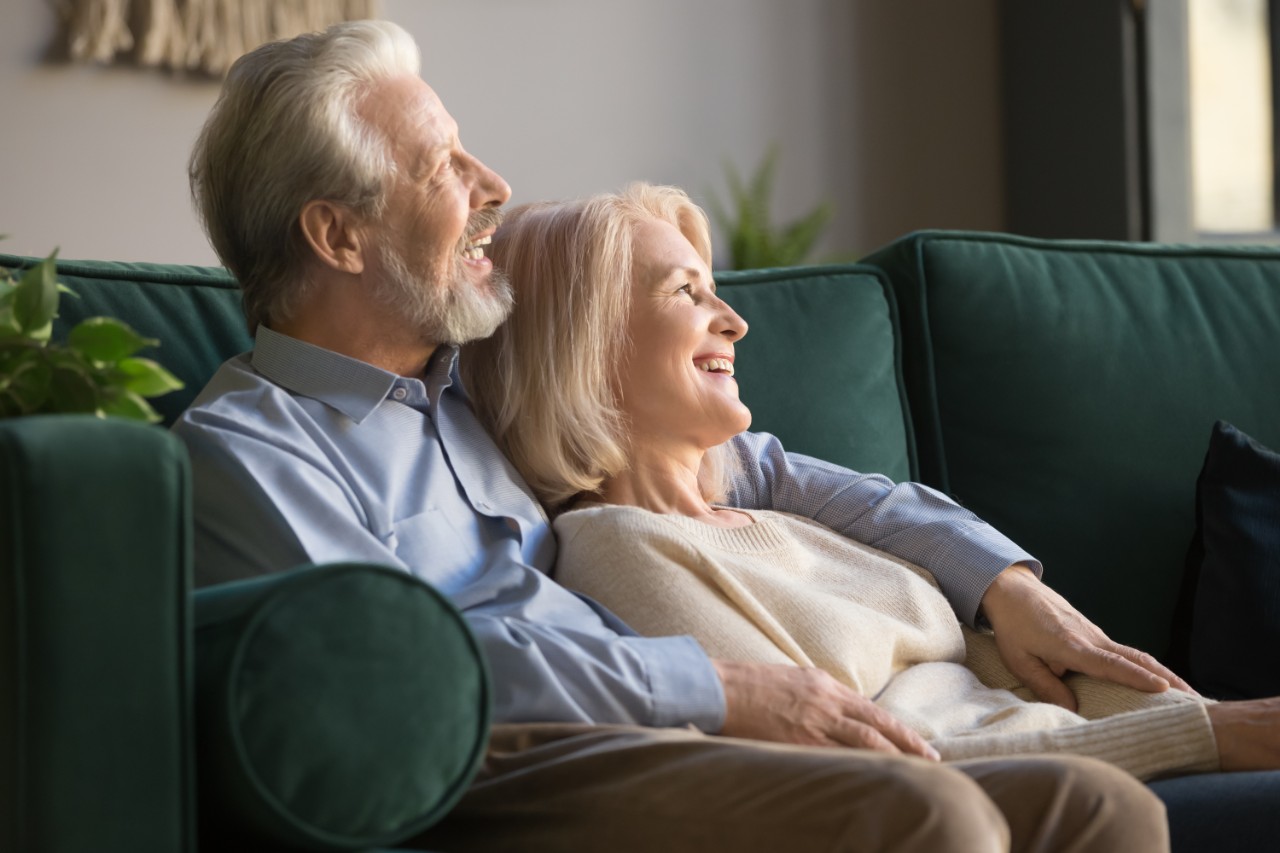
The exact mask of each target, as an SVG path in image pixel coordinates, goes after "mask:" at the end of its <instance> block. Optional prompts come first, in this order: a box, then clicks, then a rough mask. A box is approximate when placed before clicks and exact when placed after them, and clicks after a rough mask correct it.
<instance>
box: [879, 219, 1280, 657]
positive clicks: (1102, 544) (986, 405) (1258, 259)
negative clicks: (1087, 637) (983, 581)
mask: <svg viewBox="0 0 1280 853" xmlns="http://www.w3.org/2000/svg"><path fill="white" fill-rule="evenodd" d="M870 260H871V262H872V263H875V264H877V265H879V266H881V267H882V268H883V269H885V270H887V271H888V272H889V273H890V276H891V278H892V280H893V285H894V288H895V291H896V293H897V296H898V303H899V306H900V311H901V315H902V335H903V347H904V355H903V359H904V371H905V377H906V382H907V386H908V393H909V396H910V399H911V402H912V412H913V414H914V416H915V418H916V423H915V427H916V436H917V441H918V445H919V447H918V449H919V453H920V465H921V475H922V479H924V480H925V481H926V482H929V483H931V484H933V485H935V486H938V487H939V488H941V489H943V490H945V491H947V492H949V493H951V494H952V495H953V496H954V497H956V498H957V499H958V500H959V501H960V502H961V503H963V504H965V505H966V506H968V507H969V508H970V509H972V510H973V511H975V512H977V513H978V514H979V515H980V516H982V517H984V518H985V519H986V520H987V521H989V522H991V523H993V524H994V525H996V527H998V528H999V529H1001V530H1003V531H1005V532H1006V533H1007V534H1009V535H1010V536H1011V537H1012V538H1013V539H1014V540H1015V541H1018V542H1019V543H1020V544H1022V545H1023V546H1024V547H1026V548H1027V549H1029V550H1030V551H1031V552H1032V553H1033V554H1035V555H1036V556H1037V557H1039V558H1040V559H1041V560H1043V561H1044V563H1045V566H1046V580H1048V581H1049V582H1050V583H1051V585H1053V586H1054V587H1056V588H1057V589H1059V590H1060V591H1062V592H1063V593H1064V594H1065V595H1066V596H1067V597H1068V599H1070V600H1072V601H1073V603H1075V604H1076V605H1077V606H1078V607H1080V608H1081V610H1083V611H1084V612H1085V613H1086V614H1088V615H1089V616H1091V617H1092V618H1093V619H1094V620H1095V621H1097V622H1098V623H1099V624H1100V625H1101V626H1102V627H1103V628H1104V629H1106V630H1108V631H1109V632H1110V633H1111V634H1112V636H1113V638H1115V639H1117V640H1120V641H1124V642H1128V643H1132V644H1135V645H1138V646H1140V647H1144V648H1146V649H1147V650H1149V651H1152V652H1154V653H1157V654H1161V653H1163V651H1164V649H1165V648H1166V646H1167V644H1168V641H1169V633H1170V628H1171V623H1172V621H1173V613H1174V610H1175V603H1176V601H1177V598H1178V594H1179V585H1180V582H1181V574H1182V569H1183V566H1184V555H1185V552H1186V549H1187V545H1188V542H1189V541H1190V538H1191V535H1192V531H1193V529H1194V505H1195V484H1196V476H1197V474H1198V472H1199V470H1200V466H1201V463H1202V461H1203V459H1204V456H1205V450H1206V448H1207V447H1208V441H1209V436H1210V433H1211V430H1212V427H1213V424H1214V422H1215V421H1217V420H1218V419H1224V420H1228V421H1230V422H1232V423H1234V424H1236V425H1237V426H1238V427H1239V428H1240V429H1242V430H1245V431H1246V432H1248V433H1249V434H1251V435H1253V436H1255V437H1256V438H1257V439H1258V440H1259V441H1261V442H1263V443H1265V444H1268V445H1270V446H1277V445H1280V393H1277V377H1280V252H1278V251H1274V250H1269V249H1241V248H1212V247H1178V246H1156V245H1141V244H1121V243H1102V242H1074V241H1073V242H1065V241H1044V240H1030V239H1023V238H1017V237H1010V236H1004V235H993V234H967V233H947V232H923V233H919V234H914V235H909V236H908V237H905V238H903V239H902V240H900V241H898V242H897V243H895V244H894V245H892V246H890V247H888V248H886V249H884V250H882V251H881V252H878V253H877V254H876V255H875V256H874V257H873V258H871V259H870Z"/></svg>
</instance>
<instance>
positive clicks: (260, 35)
mask: <svg viewBox="0 0 1280 853" xmlns="http://www.w3.org/2000/svg"><path fill="white" fill-rule="evenodd" d="M56 3H57V5H58V6H59V7H60V12H61V14H62V17H63V20H64V21H65V23H66V28H67V38H68V50H69V52H70V54H71V58H72V59H73V60H77V61H87V62H104V63H106V62H116V61H119V60H129V61H133V62H137V63H138V64H140V65H145V66H152V67H158V68H169V69H173V70H181V71H200V72H204V73H207V74H213V75H221V74H222V73H223V72H225V71H226V70H227V68H228V67H230V65H231V63H233V62H235V61H236V59H237V58H239V57H240V56H241V55H242V54H244V53H246V52H248V51H250V50H253V49H254V48H255V47H257V46H258V45H260V44H263V43H265V42H268V41H273V40H275V39H281V38H290V37H292V36H296V35H298V34H300V33H306V32H313V31H316V30H322V29H324V28H325V27H327V26H329V25H330V24H335V23H338V22H339V21H353V20H359V19H363V18H372V17H376V15H377V10H376V6H377V0H56Z"/></svg>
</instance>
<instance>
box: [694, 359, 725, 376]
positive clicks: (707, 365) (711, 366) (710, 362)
mask: <svg viewBox="0 0 1280 853" xmlns="http://www.w3.org/2000/svg"><path fill="white" fill-rule="evenodd" d="M698 368H699V369H701V370H705V371H706V372H707V373H724V374H726V375H728V376H732V375H733V362H732V361H729V359H727V358H709V359H707V360H706V361H703V362H700V363H699V364H698Z"/></svg>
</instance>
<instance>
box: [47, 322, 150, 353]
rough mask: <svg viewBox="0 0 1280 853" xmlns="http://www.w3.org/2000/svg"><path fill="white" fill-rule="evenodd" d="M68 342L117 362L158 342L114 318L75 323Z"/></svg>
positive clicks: (77, 347) (75, 347)
mask: <svg viewBox="0 0 1280 853" xmlns="http://www.w3.org/2000/svg"><path fill="white" fill-rule="evenodd" d="M67 343H68V344H69V345H70V346H71V348H72V349H74V350H76V351H77V352H80V353H83V354H84V355H85V356H87V357H89V358H91V359H93V360H94V361H100V362H105V363H107V364H114V363H116V362H118V361H120V360H121V359H124V358H128V357H129V356H131V355H133V354H134V353H135V352H137V351H138V350H140V349H142V348H144V347H149V346H155V345H156V344H158V343H159V341H157V340H154V339H152V338H144V337H142V336H141V335H139V334H138V333H137V332H135V331H134V330H133V328H132V327H131V326H129V324H127V323H124V322H122V321H120V320H117V319H115V318H114V317H89V318H88V319H86V320H81V321H80V322H79V323H77V324H76V327H75V328H74V329H72V330H71V333H70V334H69V335H67Z"/></svg>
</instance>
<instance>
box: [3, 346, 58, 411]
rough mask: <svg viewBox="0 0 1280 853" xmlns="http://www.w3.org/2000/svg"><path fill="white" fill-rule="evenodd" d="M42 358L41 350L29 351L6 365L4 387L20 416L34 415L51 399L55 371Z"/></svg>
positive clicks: (20, 354)
mask: <svg viewBox="0 0 1280 853" xmlns="http://www.w3.org/2000/svg"><path fill="white" fill-rule="evenodd" d="M41 356H42V351H41V350H39V349H29V350H27V351H26V352H23V353H19V354H18V355H17V356H16V357H15V358H13V359H11V360H9V361H7V362H6V364H5V368H6V376H5V377H4V386H3V387H4V390H5V392H6V393H7V394H8V395H9V398H10V399H11V400H12V401H13V402H14V404H15V405H16V406H17V408H18V413H19V414H24V415H29V414H34V413H35V412H38V411H40V409H41V408H42V407H43V406H44V405H45V403H46V402H47V401H48V399H49V394H50V386H51V380H52V375H53V371H52V369H51V368H50V367H49V365H48V364H47V363H46V362H45V360H44V359H43V358H42V357H41Z"/></svg>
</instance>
